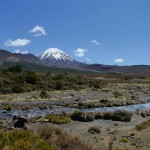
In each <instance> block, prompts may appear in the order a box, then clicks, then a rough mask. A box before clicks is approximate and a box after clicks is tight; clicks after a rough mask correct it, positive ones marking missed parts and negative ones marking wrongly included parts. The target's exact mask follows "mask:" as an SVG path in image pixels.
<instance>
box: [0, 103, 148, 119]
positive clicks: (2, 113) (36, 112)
mask: <svg viewBox="0 0 150 150" xmlns="http://www.w3.org/2000/svg"><path fill="white" fill-rule="evenodd" d="M75 110H78V109H77V108H67V107H56V108H53V109H44V110H40V109H31V110H21V109H19V110H11V111H6V110H0V118H5V119H10V118H12V117H13V116H15V115H20V116H26V117H27V118H32V117H39V116H45V115H47V114H51V113H53V114H61V113H64V112H65V113H71V112H73V111H75ZM117 110H126V111H129V112H135V111H143V110H150V103H145V104H136V105H128V106H118V107H99V108H90V109H80V111H82V112H108V111H110V112H114V111H117Z"/></svg>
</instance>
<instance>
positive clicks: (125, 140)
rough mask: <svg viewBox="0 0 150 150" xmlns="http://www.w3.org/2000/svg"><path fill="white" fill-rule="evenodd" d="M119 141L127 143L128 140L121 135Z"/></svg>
mask: <svg viewBox="0 0 150 150" xmlns="http://www.w3.org/2000/svg"><path fill="white" fill-rule="evenodd" d="M120 142H123V143H127V142H128V139H127V138H126V137H123V138H122V139H121V140H120Z"/></svg>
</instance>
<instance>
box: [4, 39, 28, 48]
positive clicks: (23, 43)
mask: <svg viewBox="0 0 150 150" xmlns="http://www.w3.org/2000/svg"><path fill="white" fill-rule="evenodd" d="M30 42H31V41H30V40H27V39H16V40H14V41H12V40H11V39H9V40H7V41H6V42H4V45H5V46H14V47H17V46H26V45H28V44H29V43H30Z"/></svg>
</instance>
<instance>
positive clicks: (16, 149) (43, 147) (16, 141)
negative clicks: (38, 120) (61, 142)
mask: <svg viewBox="0 0 150 150" xmlns="http://www.w3.org/2000/svg"><path fill="white" fill-rule="evenodd" d="M6 147H7V149H8V150H37V149H38V150H55V149H54V148H52V147H51V145H49V144H48V143H47V142H45V141H43V140H42V139H40V138H39V137H37V136H35V135H34V133H31V132H30V131H29V130H13V131H10V132H3V131H0V149H5V148H6Z"/></svg>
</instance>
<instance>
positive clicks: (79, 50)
mask: <svg viewBox="0 0 150 150" xmlns="http://www.w3.org/2000/svg"><path fill="white" fill-rule="evenodd" d="M85 52H87V50H86V49H82V48H77V49H76V50H75V51H74V53H75V56H77V57H84V56H85Z"/></svg>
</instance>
